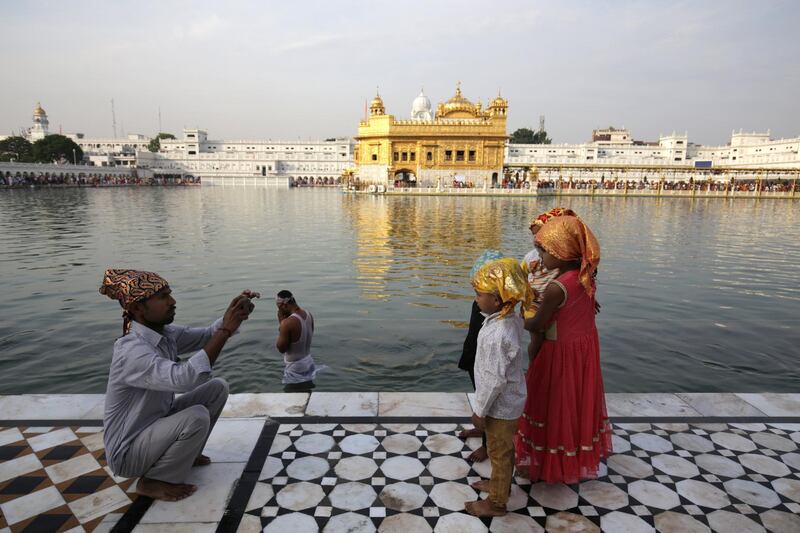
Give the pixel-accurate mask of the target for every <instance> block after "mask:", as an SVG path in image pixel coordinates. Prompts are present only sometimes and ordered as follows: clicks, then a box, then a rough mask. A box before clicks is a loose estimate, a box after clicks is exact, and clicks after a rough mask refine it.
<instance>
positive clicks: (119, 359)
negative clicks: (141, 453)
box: [103, 318, 222, 472]
mask: <svg viewBox="0 0 800 533" xmlns="http://www.w3.org/2000/svg"><path fill="white" fill-rule="evenodd" d="M220 327H222V319H221V318H220V319H219V320H217V321H216V322H214V323H213V324H211V325H210V326H209V327H206V328H190V327H187V326H178V325H173V324H169V325H167V326H164V334H163V335H160V334H159V333H157V332H156V331H154V330H152V329H150V328H148V327H147V326H143V325H142V324H139V323H138V322H133V323H132V326H131V331H130V333H128V334H127V335H125V336H123V337H120V338H119V339H117V342H116V343H114V356H113V358H112V359H111V369H110V370H109V373H108V388H107V390H106V407H105V416H104V420H103V424H104V426H105V435H104V438H103V440H104V442H105V448H106V460H107V461H108V465H109V466H110V467H111V470H112V471H114V472H116V471H117V469H116V465H118V464H119V463H120V460H121V459H122V458H123V457H124V456H125V452H126V451H127V450H128V446H130V444H131V442H132V441H133V440H134V439H135V438H136V436H137V435H139V433H141V432H142V430H144V429H145V428H146V427H148V426H150V425H151V424H152V423H153V422H155V421H156V420H158V419H159V418H163V417H165V416H167V414H169V412H170V409H171V408H172V401H173V399H174V397H175V393H176V392H187V391H190V390H192V389H194V388H196V387H197V386H199V385H202V384H203V383H205V382H206V381H208V380H209V379H210V378H211V363H210V362H209V359H208V355H207V354H206V352H205V350H203V349H202V348H203V346H205V344H206V343H207V342H208V341H209V339H210V338H211V336H212V335H213V334H214V332H215V331H216V330H217V329H219V328H220ZM195 350H199V351H197V353H195V354H194V355H192V356H191V357H190V358H189V359H188V360H187V361H186V362H180V361H179V360H178V355H180V354H183V353H187V352H192V351H195Z"/></svg>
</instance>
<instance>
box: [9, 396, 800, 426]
mask: <svg viewBox="0 0 800 533" xmlns="http://www.w3.org/2000/svg"><path fill="white" fill-rule="evenodd" d="M471 396H472V394H471V393H469V394H468V393H464V392H395V391H392V392H312V393H242V394H232V395H231V396H230V397H229V398H228V403H227V405H226V406H225V410H224V411H223V413H222V418H223V419H235V418H264V417H302V416H321V417H326V416H352V417H374V416H420V417H437V416H438V417H452V416H469V414H470V412H469V411H470V407H471V403H472V397H471ZM315 399H319V400H322V401H315ZM606 401H607V404H608V410H609V415H610V416H611V417H623V416H624V417H636V416H638V417H652V418H663V417H746V416H753V417H786V416H800V393H768V392H767V393H682V392H681V393H674V394H671V393H607V394H606ZM103 403H104V395H102V394H20V395H0V420H9V421H13V420H101V419H102V418H103Z"/></svg>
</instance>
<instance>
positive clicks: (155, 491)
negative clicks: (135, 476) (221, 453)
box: [136, 477, 197, 502]
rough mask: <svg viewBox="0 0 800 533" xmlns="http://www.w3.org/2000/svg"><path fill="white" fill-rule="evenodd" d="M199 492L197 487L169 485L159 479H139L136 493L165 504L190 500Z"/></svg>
mask: <svg viewBox="0 0 800 533" xmlns="http://www.w3.org/2000/svg"><path fill="white" fill-rule="evenodd" d="M196 490H197V485H185V484H176V483H167V482H166V481H159V480H157V479H148V478H146V477H143V478H139V484H138V485H137V487H136V492H137V493H139V494H141V495H142V496H147V497H149V498H153V499H154V500H164V501H165V502H176V501H178V500H182V499H184V498H188V497H189V496H191V495H192V494H194V493H195V491H196Z"/></svg>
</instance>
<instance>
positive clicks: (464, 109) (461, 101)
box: [439, 82, 475, 118]
mask: <svg viewBox="0 0 800 533" xmlns="http://www.w3.org/2000/svg"><path fill="white" fill-rule="evenodd" d="M464 113H466V114H467V115H464ZM439 114H440V115H441V116H443V117H447V116H448V115H453V114H458V115H457V117H455V118H458V117H464V116H475V104H473V103H472V102H470V101H469V100H467V99H466V98H464V95H463V94H461V82H458V84H457V85H456V94H455V95H454V96H452V97H451V98H450V99H449V100H448V101H447V102H445V103H444V104H442V105H441V107H440V113H439Z"/></svg>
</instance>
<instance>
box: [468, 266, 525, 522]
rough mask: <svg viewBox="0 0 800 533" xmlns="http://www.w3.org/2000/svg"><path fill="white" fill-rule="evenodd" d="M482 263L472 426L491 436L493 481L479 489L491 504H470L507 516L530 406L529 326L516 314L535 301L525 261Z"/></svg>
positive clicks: (479, 511)
mask: <svg viewBox="0 0 800 533" xmlns="http://www.w3.org/2000/svg"><path fill="white" fill-rule="evenodd" d="M480 263H481V260H479V263H478V264H476V266H477V267H478V268H477V269H473V271H474V272H475V273H474V275H473V276H472V286H473V288H474V289H475V301H476V302H477V303H478V307H480V310H481V312H482V313H483V314H484V315H485V316H486V320H485V321H484V323H483V327H482V328H481V330H480V333H479V334H478V347H477V352H476V355H475V412H474V413H473V415H472V422H473V424H474V425H475V427H476V428H478V429H484V430H485V432H486V444H487V451H488V453H489V460H490V461H491V463H492V478H491V479H490V480H488V481H486V480H481V481H478V482H477V483H474V484H473V485H472V487H473V488H475V489H477V490H479V491H483V492H488V493H489V498H488V499H486V500H478V501H474V502H467V504H466V505H465V509H466V511H467V512H468V513H470V514H472V515H475V516H501V515H504V514H505V513H506V503H507V502H508V496H509V492H510V490H511V480H512V475H513V472H514V434H515V433H516V431H517V423H518V419H519V416H520V414H522V410H523V408H524V406H525V396H526V389H525V374H524V369H523V363H524V359H523V358H524V355H523V354H524V350H523V340H522V338H523V322H522V318H521V317H520V316H519V315H518V314H517V313H515V312H514V310H515V308H516V305H517V302H522V303H523V305H527V304H528V303H529V301H530V296H531V294H530V287H528V283H527V280H526V279H525V276H524V274H523V273H522V269H521V268H520V266H519V263H518V262H517V261H516V260H515V259H513V258H510V257H506V258H502V259H495V260H490V261H488V262H485V264H480Z"/></svg>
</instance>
